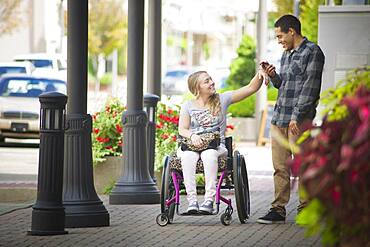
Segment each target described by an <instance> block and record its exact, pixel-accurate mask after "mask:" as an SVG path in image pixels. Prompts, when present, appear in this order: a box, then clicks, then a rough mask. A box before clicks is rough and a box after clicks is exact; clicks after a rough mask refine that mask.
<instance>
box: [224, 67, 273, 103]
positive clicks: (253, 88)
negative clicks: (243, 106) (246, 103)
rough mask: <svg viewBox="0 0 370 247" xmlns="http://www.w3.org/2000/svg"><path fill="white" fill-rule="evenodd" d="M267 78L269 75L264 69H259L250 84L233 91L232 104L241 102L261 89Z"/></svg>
mask: <svg viewBox="0 0 370 247" xmlns="http://www.w3.org/2000/svg"><path fill="white" fill-rule="evenodd" d="M266 80H267V75H266V74H265V73H264V72H263V71H261V70H259V71H258V72H257V73H256V75H255V76H254V77H253V78H252V80H251V81H250V83H249V84H248V85H246V86H244V87H241V88H239V89H236V90H234V91H233V93H232V95H231V104H233V103H236V102H239V101H241V100H243V99H245V98H246V97H248V96H250V95H252V94H254V93H255V92H257V91H258V89H260V87H261V85H262V82H263V81H266Z"/></svg>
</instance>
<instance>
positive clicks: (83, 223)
mask: <svg viewBox="0 0 370 247" xmlns="http://www.w3.org/2000/svg"><path fill="white" fill-rule="evenodd" d="M103 226H109V213H108V212H107V213H104V214H71V215H66V227H67V228H78V227H103Z"/></svg>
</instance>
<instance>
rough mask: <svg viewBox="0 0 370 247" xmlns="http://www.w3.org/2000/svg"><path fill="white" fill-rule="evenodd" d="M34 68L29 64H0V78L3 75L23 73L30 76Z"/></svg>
mask: <svg viewBox="0 0 370 247" xmlns="http://www.w3.org/2000/svg"><path fill="white" fill-rule="evenodd" d="M34 70H35V67H34V66H33V64H32V63H30V62H27V61H25V62H6V63H0V76H2V75H4V74H9V73H11V74H14V73H25V74H31V73H32V72H33V71H34Z"/></svg>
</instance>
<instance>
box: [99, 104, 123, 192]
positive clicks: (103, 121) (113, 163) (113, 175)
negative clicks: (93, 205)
mask: <svg viewBox="0 0 370 247" xmlns="http://www.w3.org/2000/svg"><path fill="white" fill-rule="evenodd" d="M124 110H125V107H124V106H123V104H122V103H121V102H120V101H119V100H118V99H116V98H111V99H109V100H108V101H107V102H106V104H105V106H104V107H103V108H102V110H101V111H100V112H97V113H95V114H94V115H93V116H92V118H93V133H92V151H93V165H94V183H95V188H96V190H97V192H98V193H103V192H107V191H109V188H110V187H112V186H113V185H114V182H115V181H116V180H117V178H118V177H119V176H120V173H121V171H122V158H121V156H122V145H123V143H122V130H123V129H122V122H121V117H122V112H123V111H124Z"/></svg>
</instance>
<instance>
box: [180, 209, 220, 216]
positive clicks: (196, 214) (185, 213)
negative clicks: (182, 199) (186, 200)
mask: <svg viewBox="0 0 370 247" xmlns="http://www.w3.org/2000/svg"><path fill="white" fill-rule="evenodd" d="M216 214H218V212H216V210H214V212H213V213H208V212H201V211H199V212H197V213H189V212H184V213H180V214H179V215H180V216H204V215H216Z"/></svg>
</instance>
